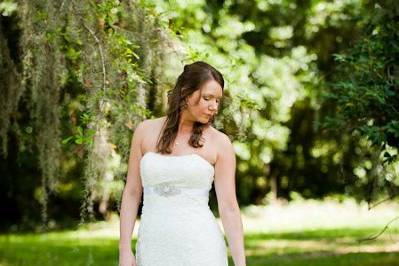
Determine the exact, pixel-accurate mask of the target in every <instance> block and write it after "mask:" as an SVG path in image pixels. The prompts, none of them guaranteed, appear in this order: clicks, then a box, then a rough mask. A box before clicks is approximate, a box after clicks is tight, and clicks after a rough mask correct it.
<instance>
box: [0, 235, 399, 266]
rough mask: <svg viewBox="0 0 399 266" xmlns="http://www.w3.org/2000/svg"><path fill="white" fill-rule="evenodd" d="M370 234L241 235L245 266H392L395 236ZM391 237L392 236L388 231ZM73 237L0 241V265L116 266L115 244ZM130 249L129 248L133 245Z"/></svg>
mask: <svg viewBox="0 0 399 266" xmlns="http://www.w3.org/2000/svg"><path fill="white" fill-rule="evenodd" d="M377 230H379V229H377V228H375V229H372V228H369V229H358V230H355V229H335V230H313V231H304V232H290V233H266V234H265V233H263V234H251V235H246V238H245V243H246V252H247V258H248V266H261V265H262V266H263V265H265V266H266V265H273V266H279V265H281V266H294V265H295V266H299V265H306V266H313V265H314V266H316V265H320V266H321V265H323V266H328V265H331V266H333V265H334V266H338V265H359V266H372V265H373V266H397V265H399V248H398V245H399V244H398V243H399V231H398V230H396V232H394V233H392V232H389V233H387V234H384V235H382V236H381V237H380V238H379V239H378V240H376V241H369V242H362V243H358V241H357V239H358V238H361V237H364V236H367V235H370V234H372V233H375V232H376V231H377ZM390 231H392V230H390ZM74 233H76V231H75V232H74V231H66V232H55V233H48V234H41V235H34V234H25V235H3V236H1V237H0V265H2V266H8V265H32V266H35V265H37V266H46V265H57V266H62V265H98V266H100V265H117V259H118V249H117V248H118V240H117V239H114V238H111V237H104V238H101V237H99V236H98V235H94V236H93V237H92V238H90V237H89V236H87V235H83V236H77V237H73V235H74ZM133 244H134V242H133ZM230 265H233V263H232V260H231V257H230Z"/></svg>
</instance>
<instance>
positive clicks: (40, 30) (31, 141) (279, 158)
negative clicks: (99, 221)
mask: <svg viewBox="0 0 399 266" xmlns="http://www.w3.org/2000/svg"><path fill="white" fill-rule="evenodd" d="M0 13H1V15H0V86H1V87H0V93H1V95H0V109H1V111H2V115H1V116H0V125H1V128H0V136H1V138H0V139H1V147H2V149H1V151H2V158H1V161H0V171H1V173H2V177H3V178H2V182H3V185H2V186H1V188H0V192H1V193H0V200H1V202H2V206H1V209H0V211H1V213H3V214H5V215H3V217H7V218H6V219H2V221H1V228H2V230H6V229H14V230H17V229H20V228H24V227H26V228H31V227H35V226H36V225H37V224H40V223H41V224H42V225H44V226H45V227H46V226H49V225H54V224H56V225H58V224H59V225H62V224H69V223H71V222H73V221H76V220H77V219H79V218H80V219H81V220H82V221H86V220H91V219H94V218H96V217H97V218H99V217H102V218H105V219H107V217H109V214H110V212H115V211H118V207H119V199H120V196H121V192H122V188H123V186H124V179H125V175H126V170H127V158H128V155H129V148H130V139H131V136H132V133H133V130H134V129H135V127H136V125H137V124H138V123H139V122H140V121H142V120H143V119H146V118H152V117H158V116H161V115H163V114H164V112H165V108H166V100H167V98H166V95H167V91H168V90H169V89H171V88H172V87H173V86H174V82H175V80H176V78H177V76H178V75H179V74H180V72H181V71H182V68H183V66H184V64H187V63H191V62H193V61H195V60H203V61H206V62H208V63H210V64H212V65H214V66H215V67H216V68H218V69H219V70H220V71H221V72H222V73H223V74H224V77H225V80H226V90H225V94H224V98H223V101H222V107H221V112H219V116H218V117H217V120H216V121H215V125H214V126H215V127H216V128H217V129H219V130H221V131H223V132H225V133H226V134H228V135H229V136H230V138H231V140H232V141H233V142H234V146H235V149H236V154H237V195H238V198H239V202H240V204H241V205H243V206H244V205H249V204H265V203H267V202H268V200H270V199H275V198H284V199H287V200H291V199H294V198H295V197H297V195H301V196H302V197H305V198H323V197H325V196H332V195H333V196H337V197H342V196H350V197H354V198H356V199H358V200H362V199H365V200H367V201H368V202H369V203H370V204H372V203H378V202H379V201H380V200H384V199H385V198H387V197H388V198H393V197H395V196H396V195H397V194H398V187H399V163H398V157H397V153H398V150H397V149H398V139H399V120H398V117H399V115H398V108H399V96H398V94H399V90H398V78H399V76H398V62H399V58H398V57H399V48H398V43H399V42H398V37H399V36H398V34H399V23H398V21H399V20H398V18H399V5H398V3H397V2H396V1H394V0H379V1H377V0H341V1H338V0H335V1H321V0H306V1H303V0H273V1H272V0H253V1H233V0H231V1H208V2H207V1H204V0H196V1H182V0H179V1H177V0H176V1H155V0H154V1H152V0H141V1H117V0H102V1H92V0H89V1H83V2H82V1H60V0H56V1H45V0H34V1H27V0H25V1H24V0H20V1H12V0H9V1H2V2H1V3H0ZM215 204H216V200H215V195H214V193H213V194H212V198H211V206H212V207H213V209H214V210H215V211H216V208H215ZM38 210H41V211H38ZM55 221H56V223H55Z"/></svg>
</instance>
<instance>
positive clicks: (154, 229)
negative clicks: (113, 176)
mask: <svg viewBox="0 0 399 266" xmlns="http://www.w3.org/2000/svg"><path fill="white" fill-rule="evenodd" d="M223 88H224V80H223V77H222V74H221V73H220V72H219V71H218V70H216V69H215V68H214V67H212V66H211V65H209V64H207V63H205V62H202V61H197V62H194V63H192V64H189V65H186V66H185V67H184V71H183V73H181V74H180V76H179V77H178V79H177V82H176V85H175V87H174V89H173V90H171V91H170V92H169V94H168V110H167V115H166V116H164V117H160V118H156V119H148V120H145V121H143V122H141V123H139V125H138V126H137V128H136V130H135V132H134V134H133V138H132V142H131V150H130V156H129V166H128V172H127V178H126V185H125V188H124V190H123V195H122V203H121V209H120V240H119V265H120V266H227V265H228V255H227V247H226V243H225V240H224V236H223V233H222V231H221V229H220V227H219V225H218V224H217V222H216V218H215V216H214V215H213V213H212V212H211V210H210V208H209V205H208V203H209V191H210V189H211V188H212V184H214V186H215V191H216V196H217V202H218V210H219V213H220V218H221V220H222V224H223V228H224V232H225V234H226V238H227V242H228V246H229V248H230V251H231V255H232V258H233V261H234V265H235V266H246V261H245V252H244V240H243V225H242V220H241V216H240V209H239V205H238V203H237V198H236V193H235V168H236V158H235V153H234V149H233V145H232V143H231V141H230V139H229V138H228V137H227V136H226V135H225V134H224V133H222V132H220V131H218V130H216V129H215V128H213V127H212V126H211V124H212V122H213V119H214V116H215V115H216V114H217V111H218V108H219V105H220V101H221V98H222V96H223ZM142 194H143V207H142V213H141V219H140V225H139V228H138V238H137V242H136V246H135V249H136V252H135V253H136V256H134V255H133V252H132V247H131V237H132V232H133V228H134V224H135V220H136V216H137V212H138V207H139V204H140V203H141V196H142Z"/></svg>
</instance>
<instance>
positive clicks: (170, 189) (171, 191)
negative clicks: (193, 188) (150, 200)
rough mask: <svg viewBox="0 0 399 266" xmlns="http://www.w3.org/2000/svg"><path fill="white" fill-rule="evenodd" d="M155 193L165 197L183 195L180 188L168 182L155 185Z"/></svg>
mask: <svg viewBox="0 0 399 266" xmlns="http://www.w3.org/2000/svg"><path fill="white" fill-rule="evenodd" d="M154 191H155V192H156V193H158V194H159V195H160V196H163V197H169V196H174V195H177V194H180V193H181V190H180V189H179V188H178V187H176V186H174V185H172V184H170V183H166V182H164V183H159V184H157V185H155V186H154Z"/></svg>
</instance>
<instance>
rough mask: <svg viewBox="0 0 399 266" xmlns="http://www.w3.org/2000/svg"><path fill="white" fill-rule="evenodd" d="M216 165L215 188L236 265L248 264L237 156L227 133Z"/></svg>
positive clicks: (222, 140)
mask: <svg viewBox="0 0 399 266" xmlns="http://www.w3.org/2000/svg"><path fill="white" fill-rule="evenodd" d="M218 146H219V147H218V151H219V152H218V156H217V160H216V165H215V190H216V196H217V201H218V209H219V214H220V218H221V220H222V223H223V228H224V231H225V233H226V237H227V241H228V243H229V247H230V251H231V255H232V257H233V260H234V265H235V266H246V261H245V251H244V233H243V225H242V220H241V214H240V208H239V206H238V202H237V197H236V191H235V171H236V157H235V152H234V148H233V145H232V143H231V141H230V139H229V138H228V136H226V135H225V134H222V137H221V138H220V140H219V141H218Z"/></svg>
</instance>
